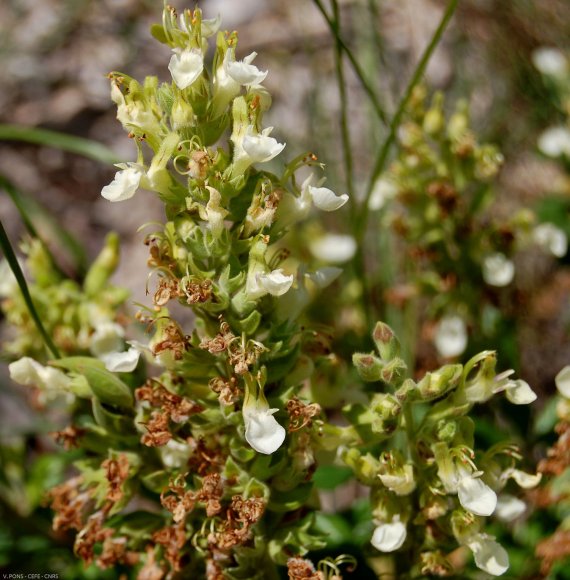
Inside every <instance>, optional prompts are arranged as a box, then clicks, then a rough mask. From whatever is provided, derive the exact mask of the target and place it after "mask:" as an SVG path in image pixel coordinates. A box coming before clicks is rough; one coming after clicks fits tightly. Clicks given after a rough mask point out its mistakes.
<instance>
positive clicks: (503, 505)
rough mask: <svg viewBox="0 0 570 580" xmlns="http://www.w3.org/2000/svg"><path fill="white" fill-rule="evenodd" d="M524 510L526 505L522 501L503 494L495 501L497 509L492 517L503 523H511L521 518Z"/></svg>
mask: <svg viewBox="0 0 570 580" xmlns="http://www.w3.org/2000/svg"><path fill="white" fill-rule="evenodd" d="M525 510H526V503H525V502H524V501H522V499H519V498H518V497H515V496H514V495H509V494H508V493H503V494H501V495H500V496H499V497H498V499H497V509H496V510H495V513H494V515H495V516H496V517H497V518H498V519H500V520H502V521H503V522H512V521H513V520H516V519H517V518H518V517H520V516H522V514H523V513H524V512H525Z"/></svg>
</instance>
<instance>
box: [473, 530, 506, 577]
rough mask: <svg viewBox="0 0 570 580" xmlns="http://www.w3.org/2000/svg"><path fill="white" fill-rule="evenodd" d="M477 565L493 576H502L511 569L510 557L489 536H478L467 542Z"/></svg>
mask: <svg viewBox="0 0 570 580" xmlns="http://www.w3.org/2000/svg"><path fill="white" fill-rule="evenodd" d="M467 546H468V547H469V548H470V550H471V551H472V552H473V556H474V558H475V565H476V566H477V568H479V569H480V570H483V571H484V572H487V574H491V575H492V576H501V574H504V573H505V572H506V571H507V570H508V569H509V555H508V554H507V551H506V550H505V548H503V546H501V544H499V543H498V542H496V541H495V539H494V538H493V537H492V536H488V535H487V534H476V535H475V536H472V537H471V538H470V540H469V541H468V542H467Z"/></svg>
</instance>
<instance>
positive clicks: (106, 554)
mask: <svg viewBox="0 0 570 580" xmlns="http://www.w3.org/2000/svg"><path fill="white" fill-rule="evenodd" d="M138 561H139V554H138V553H137V552H133V551H130V550H127V538H125V537H119V538H112V537H111V536H108V537H106V538H105V540H104V541H103V549H102V551H101V554H100V555H99V557H98V558H97V566H98V567H99V568H101V569H103V570H105V569H106V568H113V567H115V566H116V565H117V564H125V565H126V566H134V565H135V564H136V563H137V562H138Z"/></svg>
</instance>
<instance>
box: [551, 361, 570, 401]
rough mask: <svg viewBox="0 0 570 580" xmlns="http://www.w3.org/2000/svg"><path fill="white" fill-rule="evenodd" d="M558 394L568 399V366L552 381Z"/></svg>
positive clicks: (569, 387)
mask: <svg viewBox="0 0 570 580" xmlns="http://www.w3.org/2000/svg"><path fill="white" fill-rule="evenodd" d="M554 382H555V383H556V388H557V389H558V392H559V393H560V394H561V395H562V396H563V397H566V398H567V399H570V365H568V366H565V367H564V368H563V369H562V370H561V371H560V372H559V373H558V374H557V375H556V378H555V379H554Z"/></svg>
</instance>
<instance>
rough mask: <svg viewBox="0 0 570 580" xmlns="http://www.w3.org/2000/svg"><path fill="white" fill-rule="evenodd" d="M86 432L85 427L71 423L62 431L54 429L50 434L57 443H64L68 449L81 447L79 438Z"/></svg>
mask: <svg viewBox="0 0 570 580" xmlns="http://www.w3.org/2000/svg"><path fill="white" fill-rule="evenodd" d="M84 434H85V429H81V428H80V427H75V426H74V425H69V426H68V427H66V428H65V429H62V430H61V431H53V432H52V433H50V435H51V436H52V437H53V438H54V439H55V441H56V443H59V444H60V445H63V447H64V449H65V450H67V451H69V450H70V449H73V448H76V447H79V442H78V441H77V440H78V439H79V438H80V437H81V436H82V435H84Z"/></svg>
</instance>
